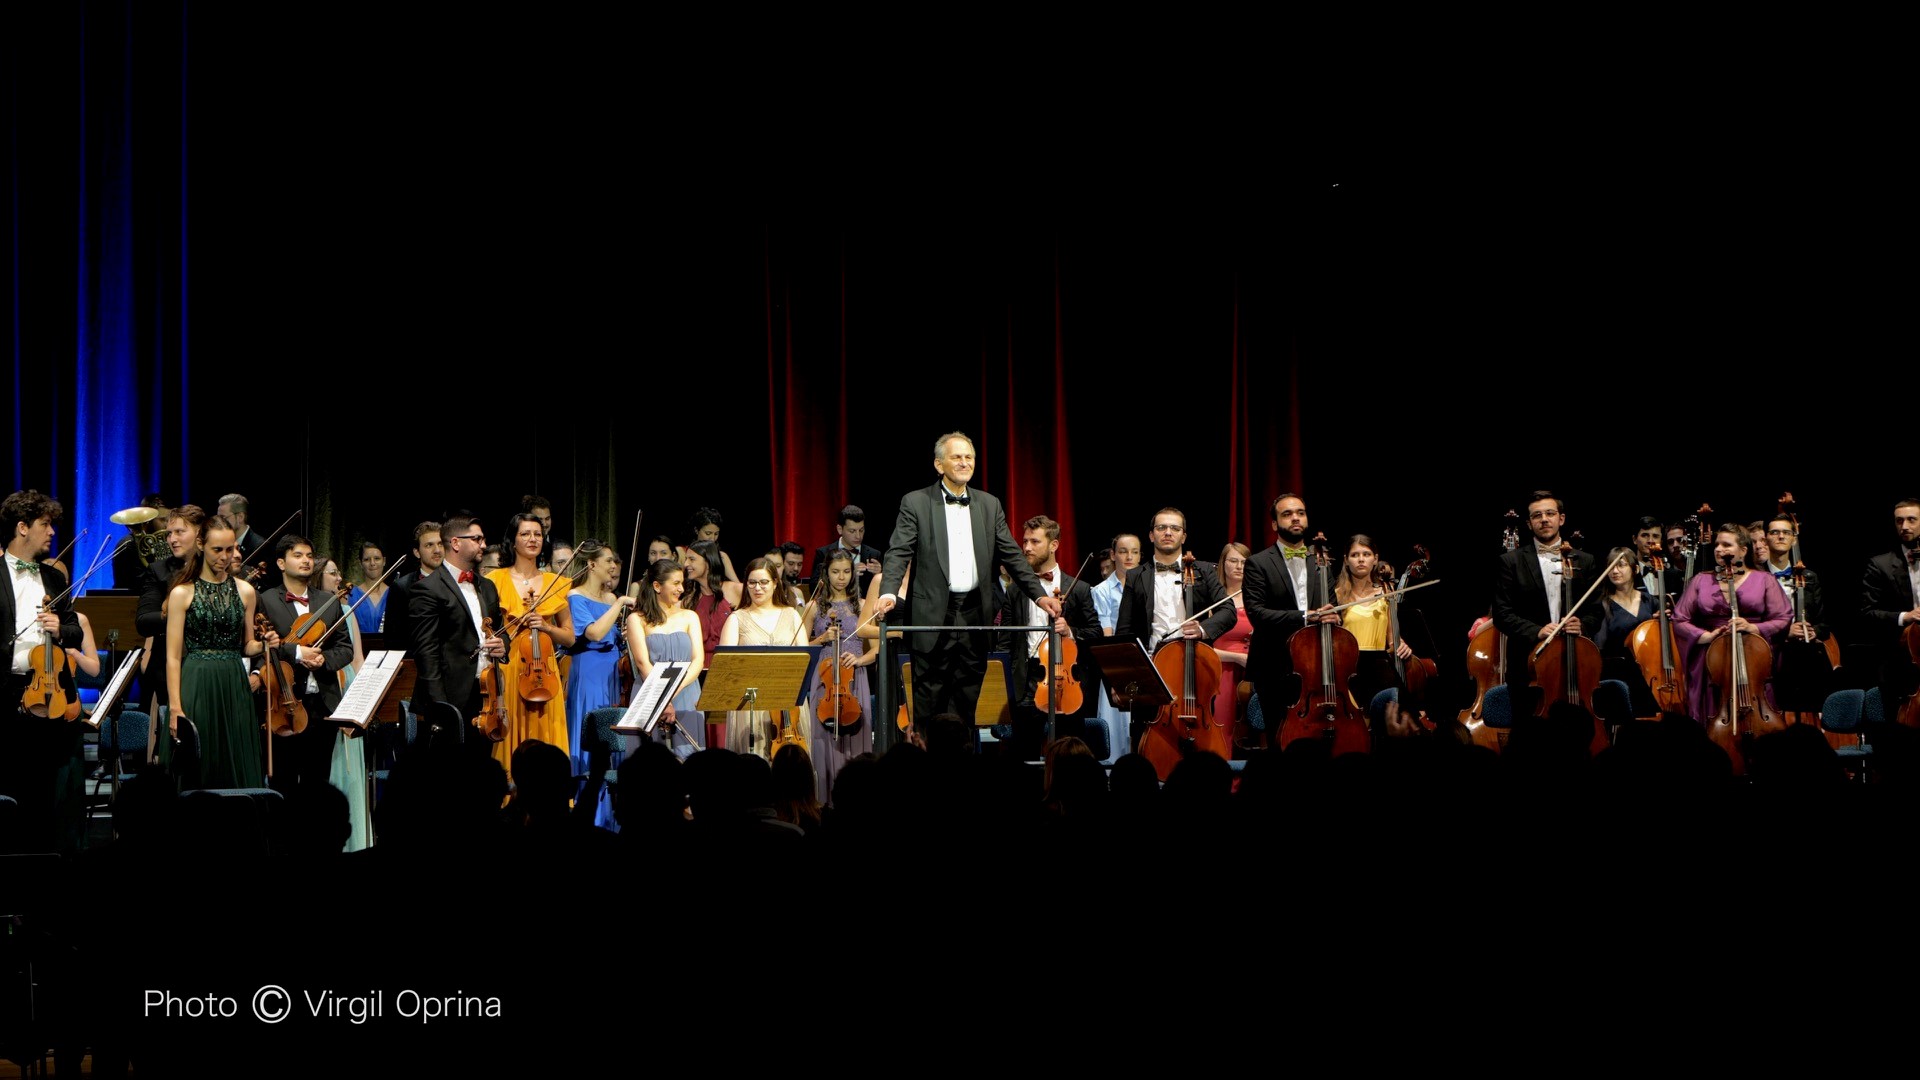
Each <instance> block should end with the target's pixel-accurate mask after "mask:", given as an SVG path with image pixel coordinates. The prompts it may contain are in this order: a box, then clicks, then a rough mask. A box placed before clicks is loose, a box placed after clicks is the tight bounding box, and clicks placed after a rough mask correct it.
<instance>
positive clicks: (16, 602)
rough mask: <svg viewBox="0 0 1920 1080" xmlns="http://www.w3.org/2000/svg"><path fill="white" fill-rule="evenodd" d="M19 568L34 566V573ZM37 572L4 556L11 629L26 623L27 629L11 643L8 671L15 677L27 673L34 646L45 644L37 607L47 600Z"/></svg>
mask: <svg viewBox="0 0 1920 1080" xmlns="http://www.w3.org/2000/svg"><path fill="white" fill-rule="evenodd" d="M21 566H34V568H35V569H34V570H28V571H25V572H22V571H20V570H18V569H16V568H17V567H21ZM36 570H38V566H36V565H35V564H33V563H28V562H23V561H22V560H20V559H17V558H15V557H14V556H12V555H8V556H7V576H8V577H9V578H12V579H13V617H14V628H15V629H19V627H20V624H21V623H23V622H24V623H27V628H26V629H25V630H21V631H20V634H19V636H18V637H15V638H14V639H13V667H12V669H11V670H12V671H13V673H14V674H15V675H25V674H26V673H27V661H28V658H29V657H30V656H31V655H32V653H33V650H34V649H35V648H36V647H37V646H40V645H43V644H45V643H46V640H47V632H46V631H45V630H42V629H41V628H40V619H39V614H40V604H41V602H42V601H44V600H45V599H46V598H47V584H46V582H44V581H41V580H40V575H39V574H38V573H36V572H35V571H36Z"/></svg>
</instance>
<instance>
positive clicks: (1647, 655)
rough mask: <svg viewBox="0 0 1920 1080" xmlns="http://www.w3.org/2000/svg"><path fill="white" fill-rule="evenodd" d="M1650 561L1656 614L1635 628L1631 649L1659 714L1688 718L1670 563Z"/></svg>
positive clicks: (1651, 558) (1649, 558) (1653, 558)
mask: <svg viewBox="0 0 1920 1080" xmlns="http://www.w3.org/2000/svg"><path fill="white" fill-rule="evenodd" d="M1647 562H1648V565H1650V566H1651V567H1652V568H1653V603H1654V609H1655V612H1656V615H1655V617H1654V618H1652V619H1649V620H1647V621H1646V622H1643V623H1641V624H1640V625H1638V626H1636V627H1634V628H1633V633H1632V634H1631V635H1630V636H1629V637H1628V638H1627V642H1628V647H1629V648H1631V649H1632V651H1633V659H1634V662H1635V663H1637V664H1639V665H1640V674H1641V675H1642V676H1644V677H1645V678H1646V680H1647V689H1649V690H1651V691H1652V692H1653V700H1654V703H1655V704H1656V705H1658V706H1660V711H1661V712H1670V713H1680V714H1682V715H1685V714H1686V711H1687V677H1686V671H1685V669H1684V668H1682V667H1681V666H1680V639H1679V638H1678V637H1676V636H1674V633H1673V609H1672V608H1671V607H1670V606H1669V605H1668V603H1667V564H1666V560H1665V559H1662V558H1661V557H1660V556H1659V555H1657V554H1655V555H1649V556H1647Z"/></svg>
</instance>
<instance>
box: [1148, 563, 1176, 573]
mask: <svg viewBox="0 0 1920 1080" xmlns="http://www.w3.org/2000/svg"><path fill="white" fill-rule="evenodd" d="M1153 569H1154V571H1155V572H1157V573H1161V574H1177V573H1179V572H1180V570H1181V566H1180V564H1179V563H1163V562H1157V563H1154V564H1153Z"/></svg>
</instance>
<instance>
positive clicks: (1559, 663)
mask: <svg viewBox="0 0 1920 1080" xmlns="http://www.w3.org/2000/svg"><path fill="white" fill-rule="evenodd" d="M1624 558H1626V555H1625V554H1624V553H1622V554H1621V555H1618V556H1616V557H1615V559H1614V561H1615V562H1618V561H1619V560H1620V559H1624ZM1612 569H1613V563H1608V564H1607V568H1606V569H1605V570H1602V571H1600V573H1599V574H1598V575H1596V576H1595V578H1594V581H1593V584H1592V585H1590V586H1588V587H1587V594H1586V595H1583V596H1581V597H1580V599H1578V600H1575V599H1574V598H1573V586H1574V578H1575V577H1576V576H1577V573H1576V571H1575V569H1574V563H1573V545H1572V544H1571V543H1568V542H1567V541H1566V540H1564V539H1563V540H1561V541H1560V569H1559V570H1558V571H1556V573H1558V574H1559V575H1560V621H1559V622H1558V623H1556V624H1555V625H1554V628H1553V633H1551V634H1549V635H1548V636H1547V639H1546V640H1545V641H1544V642H1542V643H1541V644H1540V645H1538V646H1537V647H1535V648H1534V650H1533V652H1532V653H1530V654H1529V658H1530V660H1531V661H1532V666H1533V672H1532V674H1533V685H1535V686H1537V687H1539V688H1540V694H1539V703H1538V704H1537V705H1536V706H1535V708H1534V711H1533V714H1534V715H1535V716H1537V717H1542V718H1544V717H1547V716H1549V715H1551V714H1552V712H1553V708H1554V706H1556V705H1570V706H1573V707H1574V708H1576V709H1579V710H1580V711H1582V712H1584V713H1586V714H1587V716H1588V717H1589V718H1590V720H1591V726H1592V735H1591V737H1589V739H1588V740H1587V752H1588V753H1589V754H1598V753H1599V752H1600V751H1602V750H1605V749H1606V748H1607V747H1609V746H1611V745H1613V739H1612V737H1611V736H1610V735H1609V733H1608V732H1607V725H1606V721H1604V720H1602V719H1600V714H1599V713H1596V712H1594V711H1593V691H1594V689H1595V688H1596V687H1598V686H1599V685H1600V666H1601V660H1600V646H1598V645H1595V644H1594V643H1593V641H1592V640H1591V639H1589V638H1586V637H1583V636H1581V635H1580V634H1577V633H1564V632H1563V629H1564V628H1565V626H1566V622H1567V620H1568V619H1570V618H1572V617H1573V613H1574V612H1575V611H1577V610H1578V609H1579V607H1580V605H1581V604H1583V603H1585V602H1586V599H1587V596H1589V595H1592V593H1593V590H1594V589H1595V588H1598V587H1599V585H1600V583H1601V582H1602V581H1605V580H1606V579H1607V574H1608V573H1609V572H1610V571H1612Z"/></svg>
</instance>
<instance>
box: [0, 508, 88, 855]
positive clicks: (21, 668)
mask: <svg viewBox="0 0 1920 1080" xmlns="http://www.w3.org/2000/svg"><path fill="white" fill-rule="evenodd" d="M62 513H63V511H62V509H61V507H60V504H59V503H57V502H55V501H53V500H52V499H50V498H48V497H47V496H45V495H42V494H40V493H39V492H38V491H32V490H28V491H16V492H14V493H13V494H11V495H9V496H7V497H6V499H5V500H4V501H0V529H5V530H6V537H7V555H6V559H5V560H4V561H5V563H6V568H7V569H6V574H7V583H8V588H6V589H3V590H0V656H5V657H6V658H7V662H8V667H7V679H6V686H5V691H4V692H5V694H6V697H5V699H4V700H0V795H9V796H12V797H13V799H14V801H15V802H17V803H19V804H20V819H21V820H20V836H19V840H20V842H21V850H23V851H28V852H42V851H60V852H71V851H77V850H78V849H79V846H80V842H81V838H82V835H83V833H84V826H85V816H84V815H85V810H86V798H85V796H86V767H85V763H84V761H83V760H82V751H81V742H82V739H81V732H82V731H83V730H85V725H83V724H81V723H79V722H78V721H72V722H70V721H68V720H67V718H66V715H65V710H64V709H62V710H59V711H58V712H55V713H53V714H51V715H45V716H35V715H34V714H33V713H32V712H30V711H28V709H27V708H26V707H25V703H24V702H23V701H22V700H21V699H22V698H23V697H24V696H25V694H26V691H27V687H28V686H30V685H31V684H32V682H33V672H32V667H31V665H30V660H31V658H32V653H33V650H34V648H35V647H36V646H40V645H52V646H55V647H58V648H72V649H77V648H79V647H80V642H81V632H80V619H79V617H78V616H76V615H75V614H74V613H73V598H72V597H70V596H67V595H66V591H67V579H66V577H65V575H63V574H61V573H60V570H59V568H57V567H55V566H53V565H52V564H50V563H42V562H40V561H39V560H40V559H41V558H43V557H45V556H46V555H47V553H48V552H49V551H50V550H51V549H52V547H53V537H54V528H53V523H54V522H56V521H58V520H60V517H61V514H62ZM50 598H52V599H53V607H52V609H51V610H45V611H43V610H42V608H43V607H44V606H45V601H46V600H48V599H50ZM72 692H73V693H75V694H76V695H77V694H78V692H79V691H78V688H77V687H74V688H72ZM42 711H45V710H42Z"/></svg>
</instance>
